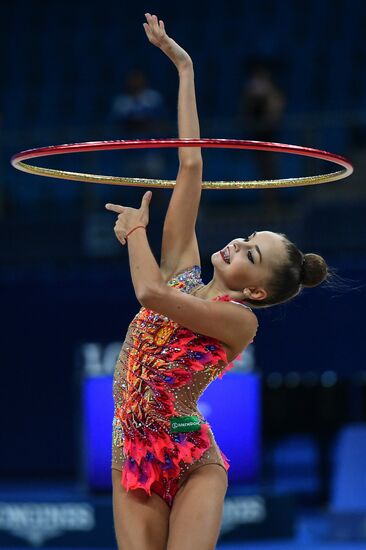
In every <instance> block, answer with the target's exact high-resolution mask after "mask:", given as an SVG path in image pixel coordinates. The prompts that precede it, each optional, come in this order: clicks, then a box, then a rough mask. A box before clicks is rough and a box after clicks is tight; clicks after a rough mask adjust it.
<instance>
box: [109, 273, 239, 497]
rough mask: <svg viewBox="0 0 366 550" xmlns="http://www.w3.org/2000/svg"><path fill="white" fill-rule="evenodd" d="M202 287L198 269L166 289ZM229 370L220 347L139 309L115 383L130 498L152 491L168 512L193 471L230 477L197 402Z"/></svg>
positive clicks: (118, 443) (118, 460)
mask: <svg viewBox="0 0 366 550" xmlns="http://www.w3.org/2000/svg"><path fill="white" fill-rule="evenodd" d="M202 284H203V283H202V279H201V268H200V267H199V266H198V265H196V266H193V267H192V268H189V269H187V270H185V271H183V272H181V273H180V274H178V275H175V276H174V278H172V279H170V281H168V285H169V286H172V287H175V288H177V289H179V290H181V291H182V292H187V293H190V292H192V291H193V290H194V289H195V288H196V287H197V286H198V285H202ZM213 299H214V300H226V301H227V300H230V298H229V297H228V296H221V297H218V298H213ZM246 307H247V306H246ZM231 367H232V363H230V364H229V365H228V364H227V357H226V353H225V350H224V347H223V346H222V344H221V343H220V342H219V341H218V340H217V339H215V338H211V337H208V336H204V335H202V334H198V333H195V332H192V331H191V330H189V329H187V328H185V327H183V326H181V325H179V324H178V323H176V322H175V321H172V320H171V319H169V318H168V317H165V316H164V315H161V314H159V313H156V312H155V311H152V310H149V309H146V308H144V307H142V308H141V309H140V311H139V312H138V313H137V315H136V316H135V317H134V319H133V320H132V322H131V323H130V325H129V328H128V331H127V335H126V339H125V341H124V343H123V345H122V349H121V351H120V354H119V357H118V360H117V364H116V369H115V374H114V381H113V396H114V418H113V447H112V468H114V469H117V470H121V471H122V479H121V483H122V485H123V486H124V487H125V489H126V490H132V489H137V488H141V489H144V490H145V491H146V493H148V494H149V495H151V491H153V492H155V493H157V494H159V495H160V496H161V497H162V498H163V499H164V500H165V501H166V502H167V503H168V505H169V506H171V504H172V502H173V499H174V495H175V494H176V492H177V491H178V489H179V487H180V486H181V485H182V483H183V481H184V480H185V478H186V477H187V475H188V474H189V473H190V472H191V471H193V470H195V469H196V468H198V467H200V466H202V465H204V464H219V465H220V466H222V467H223V468H224V469H225V471H227V470H228V469H229V462H228V459H227V458H226V457H225V455H224V454H223V453H222V451H221V450H220V449H219V447H218V445H217V443H216V441H215V438H214V436H213V433H212V430H211V428H210V425H209V424H208V422H207V421H206V420H205V418H204V417H203V416H202V414H201V413H200V412H199V410H198V408H197V401H198V399H199V397H200V395H201V394H202V393H203V391H204V390H205V388H206V387H207V386H208V385H209V384H210V383H211V382H212V381H213V380H215V379H216V378H217V377H220V378H222V376H223V374H224V372H226V371H227V370H229V369H230V368H231ZM186 430H187V431H186Z"/></svg>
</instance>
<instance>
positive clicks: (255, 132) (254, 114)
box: [240, 61, 286, 202]
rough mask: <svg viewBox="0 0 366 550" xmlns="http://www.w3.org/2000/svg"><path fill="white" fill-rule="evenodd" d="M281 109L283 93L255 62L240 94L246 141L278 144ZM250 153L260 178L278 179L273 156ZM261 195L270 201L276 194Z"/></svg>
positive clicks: (264, 67)
mask: <svg viewBox="0 0 366 550" xmlns="http://www.w3.org/2000/svg"><path fill="white" fill-rule="evenodd" d="M285 106H286V98H285V94H284V93H283V92H282V91H281V90H280V89H279V87H278V86H277V85H276V84H275V82H274V79H273V77H272V74H271V71H270V69H269V67H268V65H267V63H265V62H263V61H256V62H255V63H254V64H253V65H252V68H251V72H250V76H249V80H248V81H247V83H246V84H245V85H244V87H243V90H242V95H241V104H240V113H241V118H242V121H243V126H244V127H245V128H246V139H254V140H256V141H270V142H274V141H278V135H277V134H278V130H279V128H280V126H281V122H282V116H283V112H284V108H285ZM254 154H255V160H256V164H257V169H258V177H259V178H260V179H277V178H278V177H280V176H279V173H278V172H279V171H278V166H277V157H276V154H275V153H266V152H262V151H256V152H255V153H254ZM265 196H266V199H269V200H271V202H272V201H275V199H276V198H278V193H277V191H276V190H275V189H268V190H266V192H265Z"/></svg>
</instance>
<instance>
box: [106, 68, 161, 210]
mask: <svg viewBox="0 0 366 550" xmlns="http://www.w3.org/2000/svg"><path fill="white" fill-rule="evenodd" d="M164 115H165V101H164V99H163V96H162V95H161V93H160V92H158V91H157V90H154V89H152V88H151V87H150V86H149V84H148V81H147V78H146V75H145V74H144V72H143V71H142V70H140V69H137V68H135V69H133V70H131V71H129V72H128V73H127V75H126V77H125V82H124V90H123V91H122V93H120V94H119V95H117V96H116V97H115V98H114V100H113V102H112V108H111V118H112V122H113V123H115V124H116V126H117V128H118V134H119V135H118V137H119V138H122V139H149V138H150V139H151V138H158V137H159V136H160V135H161V133H162V130H163V128H164V127H165V120H164ZM117 128H116V129H117ZM120 132H121V133H122V135H121V134H120ZM165 167H166V162H165V153H164V151H159V150H157V149H145V150H139V151H136V152H130V153H129V154H128V155H126V156H125V157H124V166H123V170H124V174H125V175H126V176H129V177H137V178H152V179H161V178H163V177H164V170H165ZM116 169H118V170H120V166H118V168H117V167H116ZM161 198H162V195H161V194H157V193H156V194H155V197H154V199H155V200H154V204H155V205H156V206H157V207H159V205H160V200H161Z"/></svg>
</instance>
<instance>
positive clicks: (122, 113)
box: [112, 69, 164, 137]
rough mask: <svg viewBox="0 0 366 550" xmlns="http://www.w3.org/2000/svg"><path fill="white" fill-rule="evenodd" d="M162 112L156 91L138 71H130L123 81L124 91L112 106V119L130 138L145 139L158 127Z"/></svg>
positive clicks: (159, 95)
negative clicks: (136, 135)
mask: <svg viewBox="0 0 366 550" xmlns="http://www.w3.org/2000/svg"><path fill="white" fill-rule="evenodd" d="M163 111H164V101H163V98H162V96H161V94H160V93H159V92H158V91H157V90H153V89H152V88H149V86H148V83H147V79H146V76H145V74H144V73H143V72H142V71H141V70H140V69H133V70H132V71H130V72H129V73H128V74H127V76H126V79H125V89H124V91H123V92H122V93H121V94H119V95H117V97H116V98H115V99H114V101H113V105H112V118H113V120H115V121H116V122H118V124H119V125H120V127H121V129H122V130H123V131H124V132H126V133H127V134H129V135H130V137H132V135H134V134H138V136H139V137H145V136H146V134H149V133H150V132H152V131H154V128H156V127H157V126H158V123H159V119H161V118H162V115H163Z"/></svg>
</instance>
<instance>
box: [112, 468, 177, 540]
mask: <svg viewBox="0 0 366 550" xmlns="http://www.w3.org/2000/svg"><path fill="white" fill-rule="evenodd" d="M121 475H122V472H121V471H120V470H117V469H114V468H113V469H112V485H113V517H114V526H115V532H116V537H117V542H118V548H119V550H166V544H167V540H168V531H169V514H170V508H169V506H168V504H167V503H166V502H165V501H164V500H163V499H162V498H161V497H160V496H158V495H157V494H154V493H152V495H151V496H149V495H147V494H146V492H145V491H144V490H143V489H136V490H132V491H128V492H127V491H126V489H125V488H124V487H123V486H122V485H121Z"/></svg>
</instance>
